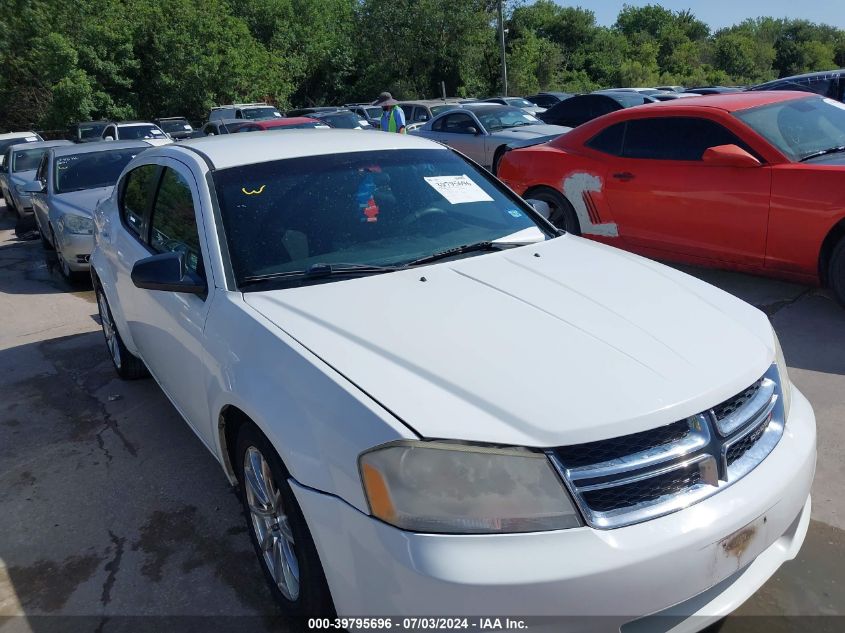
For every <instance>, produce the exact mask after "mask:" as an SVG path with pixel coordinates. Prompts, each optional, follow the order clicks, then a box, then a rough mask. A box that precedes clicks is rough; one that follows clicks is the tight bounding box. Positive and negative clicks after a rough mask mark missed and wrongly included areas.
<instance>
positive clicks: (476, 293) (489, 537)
mask: <svg viewBox="0 0 845 633" xmlns="http://www.w3.org/2000/svg"><path fill="white" fill-rule="evenodd" d="M539 207H541V205H538V208H539ZM95 224H96V247H95V249H94V253H93V255H92V258H91V267H92V274H93V276H94V285H95V289H96V294H97V300H98V304H99V308H100V317H101V319H102V325H103V332H104V334H105V338H106V342H107V344H108V349H109V351H110V353H111V356H112V359H113V360H114V365H115V367H116V368H117V371H118V373H119V374H120V375H121V376H123V377H124V378H138V377H141V376H143V375H145V374H146V371H147V370H149V372H150V373H151V374H152V375H153V376H154V377H155V379H156V380H157V381H158V383H159V384H160V385H161V387H162V389H163V390H164V392H165V393H166V394H167V395H168V397H169V398H170V399H171V400H172V401H173V403H174V405H175V406H176V408H177V409H178V410H179V411H180V413H181V414H182V415H183V416H184V417H185V419H186V420H187V422H188V424H189V425H190V426H191V428H192V429H193V430H194V431H195V433H196V434H197V436H198V437H199V438H200V440H201V441H202V442H203V443H204V444H205V445H206V447H208V449H209V450H210V451H211V452H212V453H213V454H214V456H215V457H216V458H217V459H218V460H219V462H220V464H221V465H222V467H223V470H224V471H225V473H226V475H227V476H228V477H229V479H230V480H231V481H232V482H233V483H237V485H238V487H239V489H240V493H241V497H242V500H243V504H244V508H245V510H246V513H247V517H248V522H249V531H250V534H251V538H252V541H253V544H254V547H255V550H256V552H257V554H258V557H259V558H260V560H261V562H262V565H263V569H264V571H265V572H266V576H267V578H268V580H269V582H270V584H271V585H272V587H273V589H274V592H275V594H276V596H277V597H278V599H279V600H280V602H281V604H282V605H283V606H284V607H285V608H286V609H287V610H288V611H290V612H292V613H299V614H325V615H328V614H331V613H333V612H336V613H337V614H338V615H343V616H349V615H403V614H404V615H417V616H418V615H468V616H470V615H476V616H477V615H485V616H487V615H514V616H515V615H529V614H530V615H542V614H547V615H560V616H564V617H574V616H605V617H604V618H594V619H591V620H586V621H585V622H582V623H581V624H580V625H579V626H582V625H583V627H585V628H590V627H592V628H595V629H598V630H611V629H613V630H617V629H618V627H620V626H623V625H626V624H629V623H631V622H632V621H637V622H636V624H635V627H640V626H642V627H644V630H657V627H659V626H662V624H661V623H665V622H667V621H670V622H671V623H672V624H673V625H675V624H678V621H677V620H669V619H666V618H663V619H651V618H653V617H654V616H660V615H674V616H678V617H680V618H681V620H683V622H682V623H681V624H680V628H679V629H675V630H693V629H697V628H702V627H704V626H705V625H706V624H708V622H710V621H712V620H713V619H715V618H718V617H721V616H723V615H725V614H727V613H728V612H730V611H731V610H732V609H734V608H735V607H736V606H738V605H739V604H740V603H741V602H742V601H743V600H745V599H746V598H748V597H749V596H750V595H751V594H752V593H753V592H754V591H755V590H756V589H757V588H758V587H759V586H760V585H761V584H762V583H763V582H765V581H766V580H767V579H768V578H769V577H770V576H771V575H772V574H773V573H774V572H775V570H777V568H778V567H779V566H780V565H781V563H783V562H784V561H786V560H789V559H791V558H793V557H795V555H796V553H797V552H798V549H799V548H800V546H801V543H802V542H803V540H804V536H805V534H806V531H807V526H808V523H809V518H810V496H809V494H810V485H811V482H812V479H813V473H814V469H815V461H816V431H815V419H814V416H813V411H812V409H811V407H810V404H809V403H808V402H807V400H806V399H805V398H804V396H803V395H802V394H801V393H799V391H798V390H797V389H795V388H794V387H793V386H792V385H791V383H790V382H789V378H788V377H787V373H786V366H785V363H784V361H783V356H782V355H781V353H780V348H779V346H778V342H777V339H776V337H775V335H774V333H773V331H772V328H771V326H770V325H769V322H768V320H767V318H766V316H765V315H764V314H763V313H761V312H760V311H758V310H756V309H754V308H753V307H751V306H749V305H748V304H746V303H743V302H742V301H739V300H738V299H735V298H734V297H732V296H730V295H728V294H726V293H724V292H722V291H720V290H717V289H716V288H713V287H712V286H709V285H707V284H705V283H703V282H701V281H699V280H697V279H694V278H692V277H689V276H687V275H685V274H683V273H681V272H678V271H676V270H673V269H670V268H667V267H665V266H662V265H660V264H657V263H654V262H652V261H649V260H646V259H643V258H640V257H637V256H635V255H631V254H628V253H624V252H622V251H618V250H616V249H613V248H610V247H607V246H604V245H601V244H597V243H594V242H590V241H586V240H583V239H581V238H579V237H575V236H573V235H569V234H562V233H560V232H558V231H557V230H556V229H554V228H553V227H552V225H550V224H549V223H548V222H546V221H545V220H544V219H543V217H542V216H541V215H540V214H539V213H538V212H537V211H535V210H534V209H533V208H532V207H531V206H529V205H528V204H526V203H525V202H524V201H523V200H521V199H520V198H518V197H516V196H515V195H514V194H513V193H512V192H511V191H510V190H508V189H507V188H506V187H505V186H503V185H502V184H501V183H499V182H498V181H497V180H495V178H493V177H492V176H490V175H489V174H487V173H486V172H484V171H483V170H482V169H481V168H479V167H477V166H475V165H473V164H470V163H469V162H467V161H466V160H465V159H463V158H462V157H461V156H459V155H458V154H456V153H455V152H453V151H452V150H450V149H448V148H445V147H443V146H441V145H438V144H436V143H433V142H430V141H426V140H424V139H420V138H414V137H406V136H403V135H399V134H373V135H366V134H365V135H361V134H360V133H359V132H354V131H342V130H333V131H329V132H324V131H322V130H321V131H311V130H293V131H290V132H287V133H286V135H285V142H284V143H280V142H278V140H277V139H276V138H275V137H274V136H273V135H272V134H267V135H256V136H253V135H231V136H224V137H218V138H214V139H198V140H191V141H187V142H185V143H180V144H178V145H169V146H167V147H158V148H151V149H149V150H147V151H145V152H143V153H141V154H140V155H139V156H138V157H137V158H135V159H134V160H133V161H132V162H131V163H130V164H129V165H128V167H127V168H126V170H125V171H124V173H123V174H122V176H121V178H120V180H119V182H118V185H117V186H116V187H115V190H114V193H113V194H112V196H111V197H110V198H109V199H107V200H106V201H104V202H103V203H102V204H101V205H100V206H99V208H98V209H97V211H96V213H95ZM692 614H696V615H697V616H699V617H696V618H691V617H690V616H691V615H692ZM643 618H645V619H643ZM685 618H687V619H685ZM579 630H580V629H579ZM626 630H627V629H626ZM638 630H639V629H638Z"/></svg>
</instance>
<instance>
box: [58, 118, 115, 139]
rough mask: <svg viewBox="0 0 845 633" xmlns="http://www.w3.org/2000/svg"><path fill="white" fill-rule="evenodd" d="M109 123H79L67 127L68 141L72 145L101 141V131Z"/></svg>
mask: <svg viewBox="0 0 845 633" xmlns="http://www.w3.org/2000/svg"><path fill="white" fill-rule="evenodd" d="M109 123H111V121H80V122H78V123H74V124H73V125H70V126H68V139H70V140H71V141H73V142H74V143H91V142H96V141H101V140H102V136H103V130H105V129H106V126H107V125H108V124H109Z"/></svg>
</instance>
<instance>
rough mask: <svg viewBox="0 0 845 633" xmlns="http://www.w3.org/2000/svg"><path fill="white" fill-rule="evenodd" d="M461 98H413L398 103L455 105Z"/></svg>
mask: <svg viewBox="0 0 845 633" xmlns="http://www.w3.org/2000/svg"><path fill="white" fill-rule="evenodd" d="M460 102H461V100H460V99H459V98H457V97H455V98H449V99H446V100H445V101H444V100H443V99H413V100H409V101H400V102H399V105H423V106H436V105H455V104H457V103H460Z"/></svg>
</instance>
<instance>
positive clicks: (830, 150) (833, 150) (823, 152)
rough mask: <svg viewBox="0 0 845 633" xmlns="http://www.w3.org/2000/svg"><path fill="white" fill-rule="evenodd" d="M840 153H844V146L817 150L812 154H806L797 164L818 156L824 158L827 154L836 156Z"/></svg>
mask: <svg viewBox="0 0 845 633" xmlns="http://www.w3.org/2000/svg"><path fill="white" fill-rule="evenodd" d="M840 152H845V145H838V146H836V147H828V148H827V149H823V150H819V151H818V152H813V153H812V154H807V155H806V156H802V157H801V159H800V160H799V161H798V162H800V163H803V162H804V161H805V160H809V159H811V158H818V157H819V156H826V155H827V154H838V153H840Z"/></svg>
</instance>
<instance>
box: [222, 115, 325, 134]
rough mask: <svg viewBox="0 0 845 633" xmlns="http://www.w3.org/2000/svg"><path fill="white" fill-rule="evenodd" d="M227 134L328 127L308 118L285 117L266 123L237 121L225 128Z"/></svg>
mask: <svg viewBox="0 0 845 633" xmlns="http://www.w3.org/2000/svg"><path fill="white" fill-rule="evenodd" d="M226 127H227V129H228V133H229V134H235V133H240V132H262V131H268V130H302V129H313V128H324V129H328V128H329V126H328V125H326V124H325V123H323V122H322V121H319V120H317V119H312V118H310V117H304V116H298V117H285V118H284V119H270V120H267V121H239V122H236V123H230V124H228V125H227V126H226Z"/></svg>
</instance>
